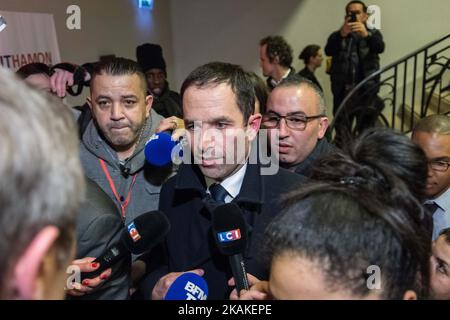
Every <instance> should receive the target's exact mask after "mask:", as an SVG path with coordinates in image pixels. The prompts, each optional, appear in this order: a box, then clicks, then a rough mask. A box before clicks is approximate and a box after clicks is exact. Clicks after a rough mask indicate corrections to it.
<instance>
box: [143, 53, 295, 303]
mask: <svg viewBox="0 0 450 320" xmlns="http://www.w3.org/2000/svg"><path fill="white" fill-rule="evenodd" d="M181 94H182V97H183V114H184V121H185V124H186V130H187V132H188V134H187V136H188V139H189V141H190V147H191V152H192V154H193V160H194V164H183V165H181V166H180V168H179V171H178V174H177V175H176V176H175V177H173V178H171V179H169V181H168V182H167V183H165V184H164V185H163V188H162V190H161V198H160V210H162V211H163V212H165V213H166V214H167V216H168V218H169V220H170V223H171V226H172V227H171V231H170V233H169V235H168V236H167V239H166V246H165V251H164V252H165V254H166V257H167V261H166V262H165V263H162V264H160V265H159V266H158V268H155V269H154V270H153V271H152V272H151V273H150V274H149V276H148V277H147V280H146V282H145V289H144V291H145V290H147V292H146V293H145V294H146V295H147V297H150V296H151V297H152V299H163V298H164V296H165V294H166V293H167V290H168V288H169V287H170V285H171V284H172V283H173V281H174V280H175V279H176V277H177V276H179V275H180V274H181V273H183V272H185V271H190V270H193V271H194V272H195V273H197V274H199V275H202V276H204V278H205V280H206V282H207V283H208V287H209V294H208V298H209V299H227V298H228V297H229V294H230V291H231V289H232V288H230V286H229V285H230V284H232V282H228V281H229V280H230V279H231V277H232V273H231V268H230V265H229V263H228V259H227V257H225V256H223V255H221V254H220V252H219V251H218V249H217V247H216V245H215V241H214V238H213V235H212V232H211V212H210V210H209V207H208V205H207V204H208V203H210V200H211V198H213V199H214V200H215V201H217V202H218V203H229V202H233V203H236V204H237V205H238V206H239V207H240V208H241V210H242V212H243V217H244V219H245V220H246V222H247V225H248V229H249V245H248V247H247V250H246V251H245V254H244V259H245V262H246V265H247V272H248V274H249V281H250V282H253V281H255V278H258V279H266V278H267V270H266V269H265V267H264V265H263V263H262V262H261V261H260V260H259V259H260V258H261V256H260V255H259V244H260V243H261V240H262V239H261V237H262V233H263V231H264V229H265V227H266V225H267V224H268V223H269V222H270V221H271V219H272V218H273V217H274V216H275V215H276V214H277V213H278V212H279V209H280V208H279V205H278V200H279V197H280V195H281V193H283V192H288V191H289V190H291V189H293V188H294V187H295V186H298V185H299V183H300V182H301V181H302V180H303V177H302V176H298V175H295V174H292V173H290V172H288V171H286V170H284V169H279V171H278V172H277V173H275V174H272V175H268V174H265V173H266V172H265V171H264V170H263V169H264V168H263V167H262V166H261V165H260V164H259V163H257V161H252V159H254V158H253V157H252V156H251V152H255V150H257V148H256V145H255V143H256V140H257V139H256V136H257V134H258V130H259V127H260V123H261V115H260V114H259V113H254V106H255V95H254V90H253V85H252V81H251V78H250V76H249V74H248V73H246V72H245V71H243V70H242V68H240V67H239V66H236V65H232V64H227V63H220V62H217V63H210V64H206V65H204V66H201V67H199V68H197V69H196V70H194V71H193V72H192V73H191V74H190V75H189V76H188V78H187V79H186V80H185V81H184V84H183V86H182V90H181ZM236 141H237V142H236ZM239 151H241V152H239ZM230 154H233V156H232V157H231V161H229V160H230ZM227 160H228V161H227ZM218 189H221V190H222V191H223V193H222V194H223V197H222V198H220V199H219V198H218V197H217V190H218ZM155 284H156V285H155ZM149 291H151V293H150V292H149Z"/></svg>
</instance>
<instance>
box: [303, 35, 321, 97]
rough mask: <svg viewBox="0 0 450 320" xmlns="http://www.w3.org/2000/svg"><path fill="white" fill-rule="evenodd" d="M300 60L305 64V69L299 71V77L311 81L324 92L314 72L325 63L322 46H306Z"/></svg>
mask: <svg viewBox="0 0 450 320" xmlns="http://www.w3.org/2000/svg"><path fill="white" fill-rule="evenodd" d="M298 58H299V59H300V60H303V61H304V62H305V67H304V68H303V69H302V70H301V71H299V73H298V75H300V76H302V77H304V78H306V79H309V80H311V81H312V82H313V83H314V84H315V85H316V86H318V87H319V89H320V90H321V91H323V89H322V86H321V85H320V83H319V81H318V80H317V78H316V76H315V75H314V72H315V71H316V69H317V68H319V67H320V66H321V65H322V61H323V55H322V49H321V48H320V46H318V45H315V44H311V45H309V46H306V47H305V48H304V49H303V50H302V52H301V53H300V55H299V56H298Z"/></svg>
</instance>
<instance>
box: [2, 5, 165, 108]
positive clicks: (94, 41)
mask: <svg viewBox="0 0 450 320" xmlns="http://www.w3.org/2000/svg"><path fill="white" fill-rule="evenodd" d="M72 4H76V5H78V6H80V8H81V30H68V29H67V27H66V19H67V17H68V15H67V14H66V9H67V7H68V6H69V5H72ZM137 4H138V0H109V1H108V0H34V1H31V0H0V13H1V11H2V10H3V11H20V12H45V13H51V14H53V16H54V20H55V26H56V32H57V37H58V42H59V48H60V51H61V59H62V60H63V61H70V62H75V63H84V62H89V61H96V60H98V58H99V56H101V55H106V54H115V55H116V56H122V57H127V58H131V59H135V57H136V55H135V49H136V46H137V45H139V44H142V43H144V42H154V43H159V44H161V46H162V47H163V49H164V56H165V59H166V62H167V65H168V70H167V71H168V75H169V77H172V66H173V63H172V61H173V57H172V52H173V50H172V40H171V33H172V32H171V24H170V21H169V20H170V1H164V0H162V1H158V0H156V1H155V5H154V9H153V11H147V10H143V9H139V8H138V7H137ZM85 93H86V91H85V92H83V94H85ZM82 100H83V99H82V98H80V99H69V103H71V102H72V103H75V101H77V102H79V101H82Z"/></svg>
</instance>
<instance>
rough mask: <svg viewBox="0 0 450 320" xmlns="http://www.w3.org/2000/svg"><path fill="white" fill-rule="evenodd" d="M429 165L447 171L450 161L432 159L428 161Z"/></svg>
mask: <svg viewBox="0 0 450 320" xmlns="http://www.w3.org/2000/svg"><path fill="white" fill-rule="evenodd" d="M428 165H429V166H430V167H431V169H432V170H434V171H439V172H446V171H447V170H448V167H450V163H448V162H446V161H442V160H430V161H428Z"/></svg>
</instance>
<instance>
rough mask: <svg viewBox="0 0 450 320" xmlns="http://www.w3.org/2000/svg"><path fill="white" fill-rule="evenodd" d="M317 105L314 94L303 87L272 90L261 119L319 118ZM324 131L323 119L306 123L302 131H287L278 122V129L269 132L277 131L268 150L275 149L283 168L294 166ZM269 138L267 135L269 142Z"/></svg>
mask: <svg viewBox="0 0 450 320" xmlns="http://www.w3.org/2000/svg"><path fill="white" fill-rule="evenodd" d="M317 103H318V101H317V96H316V94H315V93H314V91H313V90H312V89H311V88H309V87H307V86H304V85H302V86H300V87H299V86H289V87H276V88H275V89H274V90H273V91H272V92H271V93H270V95H269V98H268V100H267V112H266V115H265V117H264V119H266V118H271V117H278V116H286V115H291V116H298V118H299V119H301V117H304V116H315V115H318V114H319V110H318V107H317ZM263 126H264V122H263ZM327 127H328V119H327V118H326V117H321V118H317V119H312V120H310V121H308V122H307V123H306V128H305V130H303V131H299V130H295V129H291V128H289V126H288V125H286V119H280V122H279V126H278V128H275V129H271V130H278V133H279V140H278V141H270V142H271V146H273V147H274V148H275V149H278V153H279V155H280V162H282V163H284V164H286V165H287V166H293V165H296V164H298V163H300V162H302V161H303V160H305V159H306V158H307V157H308V155H309V154H310V153H311V152H312V150H313V149H314V147H315V146H316V144H317V140H318V139H322V138H323V136H324V135H325V132H326V130H327ZM272 136H273V135H271V134H270V132H269V139H271V138H272Z"/></svg>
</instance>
